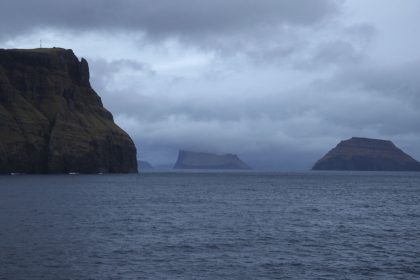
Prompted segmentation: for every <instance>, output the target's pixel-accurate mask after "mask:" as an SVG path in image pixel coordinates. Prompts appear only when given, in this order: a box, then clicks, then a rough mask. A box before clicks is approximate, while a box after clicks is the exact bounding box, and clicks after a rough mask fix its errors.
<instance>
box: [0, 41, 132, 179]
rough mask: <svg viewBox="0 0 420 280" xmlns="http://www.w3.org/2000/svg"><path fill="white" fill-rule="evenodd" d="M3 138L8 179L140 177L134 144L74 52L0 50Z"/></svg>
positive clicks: (2, 165)
mask: <svg viewBox="0 0 420 280" xmlns="http://www.w3.org/2000/svg"><path fill="white" fill-rule="evenodd" d="M0 135H1V137H0V173H2V174H5V173H12V172H16V173H31V174H37V173H69V172H77V173H99V172H103V173H129V172H137V160H136V148H135V145H134V143H133V141H132V140H131V139H130V137H129V136H128V135H127V133H125V132H124V131H123V130H122V129H121V128H119V127H118V126H117V125H116V124H115V123H114V121H113V117H112V115H111V113H110V112H108V111H107V110H106V109H105V108H104V107H103V105H102V101H101V98H100V97H99V96H98V95H97V94H96V92H95V91H94V90H93V89H92V87H91V85H90V82H89V67H88V63H87V61H86V60H84V59H82V60H81V61H79V60H78V59H77V57H76V56H75V55H74V53H73V51H72V50H65V49H61V48H53V49H33V50H17V49H13V50H4V49H0Z"/></svg>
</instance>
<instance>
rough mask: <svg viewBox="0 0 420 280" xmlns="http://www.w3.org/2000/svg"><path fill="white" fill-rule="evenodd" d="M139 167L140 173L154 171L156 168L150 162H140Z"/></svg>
mask: <svg viewBox="0 0 420 280" xmlns="http://www.w3.org/2000/svg"><path fill="white" fill-rule="evenodd" d="M137 166H138V169H139V171H142V170H152V169H154V167H153V166H152V165H151V164H150V163H149V162H147V161H143V160H139V161H138V162H137Z"/></svg>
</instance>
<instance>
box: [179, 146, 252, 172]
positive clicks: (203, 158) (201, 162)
mask: <svg viewBox="0 0 420 280" xmlns="http://www.w3.org/2000/svg"><path fill="white" fill-rule="evenodd" d="M174 168H175V169H251V168H250V167H249V166H248V165H247V164H246V163H244V162H243V161H242V160H240V159H239V157H238V156H237V155H233V154H226V155H215V154H209V153H198V152H190V151H183V150H181V151H179V154H178V160H177V162H176V163H175V166H174Z"/></svg>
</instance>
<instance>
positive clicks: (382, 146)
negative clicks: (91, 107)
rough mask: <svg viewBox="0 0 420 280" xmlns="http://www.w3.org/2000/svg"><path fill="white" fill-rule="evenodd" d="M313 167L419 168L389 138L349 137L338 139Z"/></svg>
mask: <svg viewBox="0 0 420 280" xmlns="http://www.w3.org/2000/svg"><path fill="white" fill-rule="evenodd" d="M313 170H358V171H420V163H419V162H417V161H416V160H414V159H413V158H412V157H410V156H409V155H407V154H406V153H404V152H403V151H401V150H400V149H399V148H397V147H396V146H395V145H394V144H393V143H392V142H391V141H387V140H378V139H368V138H358V137H353V138H351V139H349V140H346V141H341V142H340V143H339V144H338V145H337V146H336V147H335V148H334V149H332V150H331V151H329V152H328V153H327V154H326V155H325V156H324V157H323V158H322V159H320V160H319V161H318V162H317V163H316V164H315V165H314V167H313Z"/></svg>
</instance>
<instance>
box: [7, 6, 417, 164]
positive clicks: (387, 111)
mask: <svg viewBox="0 0 420 280" xmlns="http://www.w3.org/2000/svg"><path fill="white" fill-rule="evenodd" d="M419 15H420V1H418V0H401V1H395V0H369V1H366V0H211V1H209V0H176V1H175V0H119V1H113V0H91V1H89V0H73V1H64V0H63V1H57V0H37V1H34V0H2V1H1V2H0V48H34V47H38V46H39V40H40V39H42V41H43V46H44V47H53V46H56V47H63V48H69V49H73V50H74V52H75V53H76V55H78V56H79V57H85V58H86V59H87V60H88V62H89V65H90V70H91V79H92V81H91V82H92V85H93V87H94V89H95V90H96V91H97V92H98V94H99V95H100V96H101V97H102V100H103V102H104V105H105V107H106V108H107V109H109V110H110V111H111V112H112V113H113V115H114V117H115V120H116V122H117V123H118V125H120V126H121V127H122V128H123V129H125V130H126V131H127V132H128V133H129V134H130V135H131V136H132V138H133V140H134V141H135V143H136V145H137V149H138V155H139V158H140V159H143V160H147V161H149V162H151V163H152V164H155V165H156V164H164V163H173V162H174V161H175V160H176V155H177V151H178V149H189V150H195V151H207V152H215V153H236V154H238V155H239V156H240V157H241V158H243V159H244V160H245V161H247V162H248V163H249V164H250V165H252V166H254V167H257V168H261V167H271V168H279V169H282V170H296V169H309V168H310V167H311V166H312V165H313V163H314V162H315V161H316V160H317V159H318V158H319V157H321V156H323V155H324V154H325V153H326V152H327V151H328V150H329V149H330V148H332V147H333V146H335V145H336V144H337V143H338V142H339V141H340V140H343V139H348V138H350V137H352V136H360V137H372V138H383V139H390V140H392V141H394V143H395V144H397V145H398V146H399V147H401V148H402V149H403V150H405V151H406V152H407V153H409V154H411V155H412V156H413V157H415V158H416V159H418V160H419V159H420V129H419V128H420V110H419V107H420V77H419V75H420V51H419V50H420V36H419V34H420V16H419Z"/></svg>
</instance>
